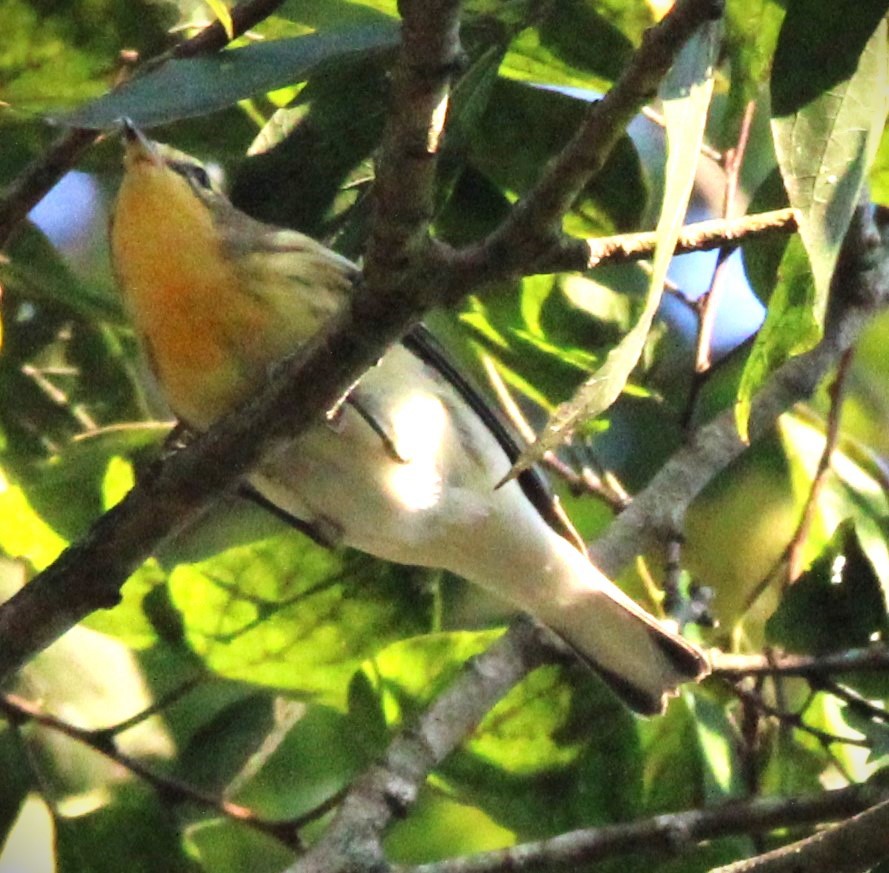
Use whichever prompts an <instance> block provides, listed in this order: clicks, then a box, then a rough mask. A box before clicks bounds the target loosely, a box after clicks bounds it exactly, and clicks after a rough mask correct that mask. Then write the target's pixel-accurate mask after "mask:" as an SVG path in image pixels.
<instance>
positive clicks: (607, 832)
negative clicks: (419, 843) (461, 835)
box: [398, 785, 887, 873]
mask: <svg viewBox="0 0 889 873" xmlns="http://www.w3.org/2000/svg"><path fill="white" fill-rule="evenodd" d="M886 797H887V792H886V791H885V790H883V789H878V788H875V787H873V786H870V785H855V786H852V787H850V788H841V789H837V790H833V791H825V792H824V793H823V794H817V795H813V796H804V797H766V798H757V799H755V800H749V801H744V802H737V803H728V804H725V805H723V806H717V807H714V808H712V809H693V810H688V811H685V812H677V813H669V814H666V815H657V816H654V817H652V818H647V819H642V820H641V821H636V822H630V823H628V824H617V825H606V826H605V827H600V828H584V829H582V830H577V831H571V832H569V833H565V834H560V835H559V836H557V837H552V838H551V839H548V840H539V841H536V842H532V843H523V844H521V845H518V846H512V847H510V848H508V849H501V850H499V851H493V852H481V853H479V854H477V855H467V856H464V857H462V858H453V859H448V860H444V861H438V862H436V863H433V864H420V865H417V866H415V867H402V868H398V870H399V873H502V871H507V870H508V871H510V873H522V871H525V870H541V869H546V870H553V869H557V868H574V867H577V866H578V865H588V864H592V863H594V862H596V861H602V860H605V859H606V858H615V857H618V856H620V855H627V854H634V853H637V852H645V853H655V854H657V855H661V856H663V855H677V854H680V853H681V852H684V851H688V850H689V849H691V848H692V847H694V846H695V845H696V844H697V843H700V842H702V841H704V840H712V839H717V838H719V837H725V836H731V835H733V834H750V833H762V832H767V831H770V830H775V829H776V828H782V827H798V826H801V825H812V824H818V823H821V822H825V821H834V820H836V819H839V818H845V817H846V816H849V815H853V814H855V813H858V812H861V811H862V810H869V812H870V811H875V810H877V809H880V808H881V807H882V806H883V805H884V804H885V802H886ZM875 804H877V805H876V806H875ZM870 808H873V809H870ZM869 812H866V813H864V815H868V814H869ZM756 860H758V859H756ZM753 869H754V868H750V870H751V873H752V871H753ZM785 869H788V868H785ZM802 869H803V868H800V870H802ZM805 869H806V870H816V869H817V870H831V871H834V870H835V868H834V867H832V866H831V865H830V864H827V865H826V866H822V867H807V868H805ZM856 869H857V868H856ZM714 873H716V871H714ZM719 873H742V870H741V868H740V867H739V868H738V869H737V870H734V869H733V868H732V867H727V868H725V869H724V870H722V871H719ZM757 873H758V870H757ZM768 873H772V871H771V870H770V871H768Z"/></svg>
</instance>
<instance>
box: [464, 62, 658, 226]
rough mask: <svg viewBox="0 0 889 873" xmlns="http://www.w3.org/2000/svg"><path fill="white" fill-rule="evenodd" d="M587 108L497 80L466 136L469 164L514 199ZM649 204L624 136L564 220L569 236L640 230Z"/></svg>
mask: <svg viewBox="0 0 889 873" xmlns="http://www.w3.org/2000/svg"><path fill="white" fill-rule="evenodd" d="M588 107H589V104H588V103H587V101H585V100H578V99H576V98H574V97H570V96H568V95H566V94H560V93H558V92H556V91H549V90H545V89H543V88H539V87H533V86H531V85H528V84H525V83H523V82H513V81H507V80H505V79H500V80H499V81H497V82H496V83H495V84H494V86H493V90H492V93H491V95H490V101H489V103H488V106H487V111H486V112H485V113H484V115H483V117H482V118H481V121H480V122H479V123H477V124H475V125H474V126H473V128H472V129H471V131H469V139H470V154H469V162H470V163H471V165H472V166H473V167H475V168H476V169H478V170H480V171H481V172H482V173H484V175H485V176H487V177H488V178H489V179H491V180H492V181H494V182H496V183H497V184H498V185H500V186H501V187H502V188H504V189H506V190H507V191H508V192H510V193H512V194H524V193H526V192H527V191H529V190H530V189H531V188H532V187H533V186H534V185H535V184H536V183H537V180H538V178H539V175H540V167H541V165H542V164H544V163H545V162H546V161H547V160H549V159H550V158H551V157H553V156H555V155H556V154H557V153H558V152H559V151H560V150H561V148H562V147H563V146H564V144H565V136H566V133H565V132H566V131H569V130H574V129H575V128H576V127H577V126H578V125H579V124H581V123H582V120H583V118H584V116H585V113H586V112H587V109H588ZM647 199H648V190H647V186H646V183H645V179H644V175H643V172H642V167H641V164H640V162H639V156H638V154H637V152H636V148H635V146H634V145H633V143H632V140H630V138H629V137H626V136H625V137H622V138H621V139H620V140H619V141H618V143H617V144H616V146H615V148H614V149H613V150H612V152H611V154H610V155H609V156H608V160H607V161H606V163H605V165H604V167H603V168H602V169H601V170H600V172H599V173H597V174H596V176H595V177H594V178H593V179H592V180H591V181H590V182H589V183H588V184H587V186H586V187H585V188H584V191H583V193H582V195H581V196H580V198H579V199H578V201H577V203H576V204H575V206H574V208H573V209H572V210H571V212H570V213H569V215H568V216H566V222H565V229H566V231H567V232H569V233H575V234H581V235H586V236H589V235H599V234H603V233H604V234H610V233H617V232H619V231H622V230H629V229H631V228H634V227H636V226H638V223H639V220H640V218H641V216H642V213H643V211H644V209H645V204H646V201H647Z"/></svg>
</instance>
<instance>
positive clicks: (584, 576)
mask: <svg viewBox="0 0 889 873" xmlns="http://www.w3.org/2000/svg"><path fill="white" fill-rule="evenodd" d="M557 539H559V540H561V542H562V543H564V548H562V547H561V546H558V547H557V549H558V551H559V553H560V554H559V556H558V557H559V560H558V561H556V562H555V564H556V566H558V565H559V564H561V568H560V569H561V570H562V571H563V572H564V573H565V574H566V575H570V577H571V582H570V584H565V585H562V586H560V589H559V590H560V596H558V597H556V598H554V599H553V600H551V601H550V602H549V603H539V605H538V607H537V609H536V610H535V613H536V614H537V615H538V616H539V618H541V619H542V620H543V621H544V622H545V623H546V624H547V625H548V626H549V627H550V628H551V629H552V630H553V631H555V632H556V633H557V634H558V635H559V636H560V637H561V638H562V639H563V640H565V642H566V643H567V644H568V645H569V646H570V647H571V648H572V649H574V650H575V651H576V652H577V653H578V654H579V655H580V657H581V658H582V659H583V660H584V661H585V662H587V663H588V664H589V665H590V666H591V667H592V668H593V669H594V670H595V671H596V672H597V673H598V674H599V675H600V676H602V678H603V679H604V680H605V681H606V682H607V683H608V685H609V686H610V687H611V688H612V689H613V690H614V691H615V692H616V693H617V694H618V695H619V696H620V697H621V698H622V699H623V700H624V702H625V703H626V704H627V705H628V706H629V707H631V708H632V709H633V710H635V711H636V712H638V713H640V714H643V715H655V714H657V713H660V712H662V711H663V709H664V706H665V703H666V699H667V698H668V697H670V696H673V695H675V694H676V691H677V688H678V686H679V685H681V684H682V683H684V682H690V681H695V680H697V679H700V678H702V677H703V676H705V675H706V674H707V673H709V672H710V668H709V665H708V663H707V659H706V657H705V656H704V654H703V652H701V651H700V650H699V649H698V648H697V647H696V646H694V645H692V644H691V643H689V642H687V641H686V640H684V639H683V638H682V637H680V636H679V635H678V634H675V633H673V632H671V631H670V630H668V629H667V628H666V627H664V626H663V625H662V624H661V623H660V622H659V621H658V620H657V619H655V618H654V617H653V616H651V615H649V614H648V613H647V612H645V610H643V609H642V608H641V607H639V606H637V605H636V603H634V602H633V601H632V600H631V599H630V598H629V597H627V596H626V595H625V594H624V593H623V592H622V591H621V590H620V589H619V588H618V587H617V586H616V585H614V584H613V583H612V582H610V581H609V580H608V579H607V578H606V577H605V576H604V575H602V573H600V572H599V571H598V570H597V569H596V567H594V566H593V564H592V563H590V561H589V560H587V558H586V557H585V556H584V555H582V554H581V553H580V552H579V551H577V549H575V548H574V547H573V546H572V545H571V544H569V543H568V542H567V541H566V540H562V539H561V537H557ZM552 566H553V565H551V567H552Z"/></svg>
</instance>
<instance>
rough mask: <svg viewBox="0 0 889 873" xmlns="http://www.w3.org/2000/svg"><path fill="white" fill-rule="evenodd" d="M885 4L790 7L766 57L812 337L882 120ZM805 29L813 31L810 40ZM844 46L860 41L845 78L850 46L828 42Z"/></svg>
mask: <svg viewBox="0 0 889 873" xmlns="http://www.w3.org/2000/svg"><path fill="white" fill-rule="evenodd" d="M886 5H887V4H886V2H885V0H881V2H878V3H874V2H869V3H858V2H857V0H856V2H855V3H853V4H851V5H850V3H848V2H838V3H835V2H833V0H831V2H830V3H824V2H822V0H803V2H798V3H796V4H793V5H792V6H791V7H790V11H789V12H788V15H787V18H786V19H785V22H784V26H783V28H782V30H781V36H780V38H779V42H778V49H777V51H776V54H775V66H774V69H773V73H772V115H773V117H772V133H773V136H774V140H775V151H776V154H777V157H778V165H779V167H780V169H781V175H782V177H783V179H784V186H785V188H786V189H787V194H788V196H789V198H790V205H791V206H793V207H794V208H795V209H797V210H798V221H799V226H800V235H801V236H802V239H803V243H804V244H805V247H806V252H807V253H808V255H809V261H810V262H811V264H812V273H813V275H814V277H815V289H816V292H817V294H816V298H815V301H814V306H813V310H812V320H813V322H814V323H815V324H816V325H818V326H819V330H820V325H821V324H822V322H823V318H824V309H825V306H826V303H827V293H828V290H829V288H830V280H831V276H832V275H833V269H834V266H835V264H836V259H837V255H838V254H839V250H840V245H841V243H842V241H843V236H844V235H845V233H846V229H847V228H848V226H849V221H850V219H851V217H852V211H853V210H854V208H855V204H856V203H857V201H858V197H859V194H860V192H861V186H862V184H863V182H864V178H865V175H866V173H867V170H868V168H869V167H870V164H871V163H872V162H873V159H874V156H875V155H876V150H877V146H878V145H879V140H880V135H881V133H882V130H883V125H884V124H885V121H886V112H887V96H889V60H887V57H889V56H887V46H886V22H885V21H884V20H882V18H881V16H882V15H883V14H884V13H885V11H886ZM819 7H820V8H819ZM827 7H830V8H829V9H827ZM863 7H867V9H864V8H863ZM868 9H869V12H870V14H867V11H868ZM844 11H845V15H844ZM801 16H810V17H807V18H804V19H803V18H801ZM874 16H876V17H877V20H876V21H873V20H872V18H873V17H874ZM813 20H814V21H816V22H820V27H819V29H818V30H817V32H815V31H814V30H813V24H812V22H813ZM868 22H870V23H869V24H868ZM853 24H855V25H856V26H855V27H853V26H852V25H853ZM862 28H866V29H865V30H864V32H862ZM850 34H851V35H850ZM868 36H869V38H868ZM852 37H856V38H857V39H859V40H861V39H862V37H864V39H865V40H866V41H865V42H864V43H863V45H861V47H860V48H859V49H858V52H855V53H852V54H851V57H853V58H858V63H857V65H856V66H854V67H853V68H851V69H850V68H849V66H848V64H849V58H850V50H851V49H852V48H855V47H853V46H850V47H849V49H847V50H846V51H843V50H842V49H841V47H838V46H836V45H835V40H836V39H843V40H849V39H851V38H852ZM841 64H842V66H841ZM815 89H818V90H815ZM814 341H817V335H814Z"/></svg>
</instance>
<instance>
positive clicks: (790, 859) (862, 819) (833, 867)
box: [711, 800, 889, 873]
mask: <svg viewBox="0 0 889 873" xmlns="http://www.w3.org/2000/svg"><path fill="white" fill-rule="evenodd" d="M887 829H889V800H884V801H883V802H882V803H878V804H877V805H876V806H873V807H871V808H870V809H866V810H864V811H862V812H860V813H859V814H858V815H856V816H854V817H853V818H850V819H849V820H848V821H845V822H843V823H842V824H838V825H835V826H834V827H832V828H830V829H828V830H824V831H821V832H820V833H817V834H815V835H814V836H811V837H808V838H807V839H805V840H800V841H799V842H797V843H791V844H790V845H789V846H782V847H781V848H780V849H775V850H774V851H772V852H767V853H766V854H765V855H759V856H757V857H756V858H748V859H746V860H744V861H737V862H736V863H734V864H727V865H726V866H724V867H719V868H718V869H714V870H712V871H711V873H821V871H822V870H830V871H831V873H866V871H867V870H871V869H873V868H874V867H876V865H877V864H879V862H880V861H885V860H886V858H887V857H889V844H887V840H886V832H887Z"/></svg>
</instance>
